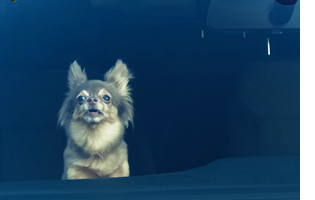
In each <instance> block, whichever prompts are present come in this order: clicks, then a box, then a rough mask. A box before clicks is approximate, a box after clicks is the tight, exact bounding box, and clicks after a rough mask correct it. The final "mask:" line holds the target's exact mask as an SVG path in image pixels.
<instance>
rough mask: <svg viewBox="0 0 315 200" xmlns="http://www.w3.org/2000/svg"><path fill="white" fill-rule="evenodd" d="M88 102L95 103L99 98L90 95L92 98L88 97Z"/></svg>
mask: <svg viewBox="0 0 315 200" xmlns="http://www.w3.org/2000/svg"><path fill="white" fill-rule="evenodd" d="M87 102H89V104H94V103H96V102H97V98H95V97H90V98H88V99H87Z"/></svg>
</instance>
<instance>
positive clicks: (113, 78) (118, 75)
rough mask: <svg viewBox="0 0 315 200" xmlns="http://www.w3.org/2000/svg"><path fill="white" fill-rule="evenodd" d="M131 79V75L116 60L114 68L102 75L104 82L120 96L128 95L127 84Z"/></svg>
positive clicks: (120, 62) (122, 64)
mask: <svg viewBox="0 0 315 200" xmlns="http://www.w3.org/2000/svg"><path fill="white" fill-rule="evenodd" d="M131 78H133V76H132V74H131V73H130V72H129V71H128V69H127V66H126V64H124V63H123V62H122V61H121V60H117V62H116V64H115V66H114V67H112V68H111V69H110V70H109V71H108V72H107V73H106V74H105V75H104V79H105V81H107V82H108V83H110V84H113V85H114V86H115V87H116V88H117V90H118V92H119V93H120V95H122V96H129V95H130V92H129V91H130V88H129V87H128V83H129V79H131Z"/></svg>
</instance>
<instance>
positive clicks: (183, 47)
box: [0, 0, 300, 193]
mask: <svg viewBox="0 0 315 200" xmlns="http://www.w3.org/2000/svg"><path fill="white" fill-rule="evenodd" d="M290 2H291V3H290V4H288V5H287V4H285V3H283V2H282V1H280V0H279V1H278V0H277V1H272V0H270V1H264V3H262V1H259V0H255V1H251V3H250V2H248V1H231V0H224V1H218V0H172V1H165V0H150V1H144V0H135V1H124V0H76V1H70V0H63V1H55V0H45V1H40V0H15V1H13V0H11V1H10V0H6V1H4V0H3V1H1V2H0V35H1V37H0V44H1V46H0V82H1V83H0V91H1V93H2V94H3V95H2V98H0V102H1V114H0V119H1V120H0V136H1V137H0V182H1V183H3V184H5V183H8V182H25V181H35V182H36V181H53V180H61V178H62V177H63V179H71V176H70V172H69V169H70V168H71V166H72V165H73V163H76V162H79V158H78V157H75V156H74V155H80V156H81V157H80V159H83V157H84V156H85V157H84V159H85V158H86V159H88V157H89V159H92V157H93V159H100V160H101V159H103V160H106V159H107V157H108V155H111V153H112V152H113V151H114V150H108V151H107V150H106V154H105V153H104V154H102V152H101V151H98V150H97V151H96V150H95V151H92V150H91V151H90V150H89V148H90V147H89V148H88V147H87V145H88V139H86V141H85V140H84V142H82V141H83V139H82V138H83V137H85V136H84V134H87V135H88V133H87V131H86V132H84V133H82V134H81V132H80V131H82V130H83V129H84V130H85V125H84V126H83V125H82V126H81V125H80V126H79V125H73V123H74V121H75V120H77V121H79V120H78V118H80V116H79V114H78V113H79V111H80V110H79V107H80V106H81V104H82V105H85V103H86V105H88V106H89V107H87V108H88V109H87V108H86V109H87V110H85V111H82V109H84V108H83V107H82V108H81V107H80V109H81V111H82V113H83V114H82V116H83V115H84V117H82V118H80V120H81V121H82V120H83V121H84V120H85V121H84V123H85V124H86V123H90V124H89V125H91V124H93V123H94V124H98V123H99V121H97V120H100V121H102V120H103V119H104V120H105V121H106V120H108V121H106V123H108V124H111V125H113V124H115V123H116V121H115V120H114V119H118V120H117V123H120V125H119V126H118V125H117V126H116V125H115V126H113V127H115V128H108V129H106V130H110V131H113V132H110V133H111V135H109V134H108V133H107V132H108V131H107V132H106V131H105V132H106V134H107V135H106V134H105V133H104V134H105V135H106V137H109V139H107V138H105V136H104V138H105V139H104V140H103V139H102V138H103V136H100V137H98V136H97V137H98V139H95V141H96V142H95V143H93V144H92V143H91V148H94V147H95V145H96V144H99V145H103V143H110V142H108V141H109V140H110V141H111V142H113V143H110V144H111V145H112V147H111V148H114V147H115V145H116V143H114V139H112V138H114V136H113V135H115V134H116V132H115V131H118V130H119V131H120V130H121V132H120V133H121V134H122V135H121V136H119V137H118V136H117V138H118V139H117V138H116V139H117V140H119V141H121V143H119V145H121V144H122V143H123V144H125V143H126V144H127V146H120V147H119V148H122V149H125V150H126V151H127V152H128V153H124V154H123V155H124V156H125V157H124V158H122V157H119V159H125V162H126V163H129V167H130V176H131V177H138V176H143V177H147V176H154V177H155V176H158V175H165V174H172V173H181V172H183V173H186V172H187V171H189V170H195V169H199V168H200V167H203V166H214V165H211V164H212V163H214V164H215V163H216V162H220V161H222V160H225V159H227V160H229V159H232V160H233V159H236V160H233V162H236V163H238V162H243V161H238V160H237V159H244V158H246V159H247V158H248V159H265V158H268V159H270V158H276V159H275V160H274V161H272V162H271V161H270V160H269V161H270V163H277V162H278V161H279V160H277V159H278V158H279V159H280V160H281V159H283V158H286V159H287V158H288V159H290V158H294V159H296V160H294V161H290V163H291V164H292V166H293V165H294V166H298V165H299V156H300V27H299V26H300V25H299V9H300V7H299V3H300V2H299V1H290ZM254 10H255V11H254ZM121 63H123V64H121ZM70 65H71V66H74V65H75V66H79V68H76V69H74V68H75V67H74V68H72V69H71V68H69V67H70ZM118 65H122V66H127V68H126V69H128V70H129V71H119V70H123V69H122V68H123V67H122V66H121V68H119V66H118ZM115 66H116V71H115V70H112V71H109V70H110V69H111V68H112V67H115ZM117 66H118V67H117ZM81 69H82V70H83V69H84V71H85V72H84V73H86V76H85V74H84V73H83V72H82V71H81ZM71 70H72V71H71ZM76 70H77V71H76ZM78 70H79V71H78ZM117 71H118V72H117ZM106 72H108V73H107V74H106V75H105V76H104V74H105V73H106ZM111 72H112V73H111ZM71 73H72V74H73V76H72V78H71ZM128 73H129V74H128ZM84 78H86V79H84ZM87 80H100V81H101V82H102V84H103V85H102V86H100V85H98V86H97V88H98V89H97V92H95V91H94V90H96V89H94V88H96V86H95V87H94V85H93V84H95V85H96V84H101V82H97V81H95V82H87V83H86V84H85V83H84V84H85V85H84V84H83V82H85V81H87ZM80 81H81V82H82V84H81V82H80ZM104 81H107V82H104ZM128 81H129V82H128ZM80 84H81V85H80ZM92 85H93V86H92ZM69 87H70V88H69ZM99 87H103V90H100V89H99ZM91 88H93V90H92V89H91ZM94 93H95V94H94ZM93 95H94V96H93ZM129 95H130V96H129ZM71 98H72V99H71ZM129 98H130V99H129ZM71 102H75V104H71ZM93 102H94V103H93ZM99 102H101V103H100V105H102V106H103V107H97V106H95V107H93V105H94V104H95V105H96V104H97V105H98V103H99ZM132 107H133V108H132ZM102 109H103V110H102ZM106 109H107V110H106ZM81 111H80V112H81ZM84 112H85V113H84ZM108 113H109V114H108ZM112 115H113V116H114V117H112V118H111V116H112ZM76 117H77V118H76ZM110 119H112V121H111V120H110ZM58 120H59V124H58ZM89 120H90V121H89ZM105 121H104V123H105ZM84 123H83V122H82V124H84ZM86 126H87V125H86ZM108 126H109V125H108ZM73 127H76V128H75V131H74V128H73ZM91 127H92V125H91ZM117 127H120V128H117ZM121 127H123V128H121ZM124 129H126V130H125V131H123V130H124ZM104 130H105V129H104ZM79 132H80V134H81V135H79ZM104 134H103V135H104ZM76 138H80V139H76ZM111 139H112V140H111ZM71 145H75V146H76V147H75V148H77V149H75V148H74V147H73V149H72V150H71V152H70V150H69V149H70V148H72V146H71ZM117 145H118V143H117ZM70 146H71V147H70ZM66 147H67V148H69V149H68V150H69V151H68V150H67V151H65V149H66ZM104 148H105V147H104ZM108 149H110V148H109V147H108ZM127 149H128V150H127ZM72 151H73V152H72ZM69 152H70V153H69ZM92 152H93V153H92ZM95 152H96V153H95ZM99 152H101V153H99ZM103 152H105V150H104V151H103ZM120 155H122V154H120ZM127 155H128V159H127ZM106 156H107V157H106ZM297 158H298V159H297ZM76 159H77V160H76ZM115 159H116V160H117V159H118V158H117V157H115ZM115 159H114V160H115ZM116 160H115V162H114V161H113V163H116ZM81 161H82V160H80V162H81ZM269 161H266V163H268V162H269ZM117 162H118V161H117ZM246 162H249V163H251V162H256V161H246ZM246 162H245V161H244V163H245V164H244V166H249V165H247V164H246ZM259 162H261V163H262V164H261V165H257V166H261V167H263V163H264V161H263V160H262V161H259ZM282 162H283V165H286V164H285V162H287V161H282V160H281V163H282ZM288 162H289V161H288ZM87 165H88V164H87ZM91 165H92V164H91V163H90V165H89V166H86V165H83V164H82V166H80V167H84V168H89V167H90V166H91ZM117 165H118V164H117ZM236 165H237V164H236ZM266 165H267V164H266ZM274 165H276V166H277V167H279V169H280V168H281V166H280V164H279V165H278V164H274ZM288 165H289V164H288ZM106 166H109V165H108V164H107V165H106ZM121 166H123V164H122V165H121ZM253 166H254V165H253ZM255 166H256V165H255ZM231 167H232V166H231ZM277 167H276V168H277ZM115 169H117V167H116V168H115ZM119 169H120V168H119ZM230 169H231V168H229V167H227V169H226V170H227V171H229V170H230ZM277 169H278V168H277ZM281 169H282V168H281ZM290 169H291V168H290ZM292 169H293V168H292ZM294 169H295V168H294ZM268 170H270V169H269V168H268V169H265V168H262V169H261V170H260V172H259V173H262V172H266V173H267V171H268ZM297 170H299V169H297ZM65 171H66V172H65ZM280 171H281V170H280ZM93 173H95V174H94V175H95V176H96V177H98V178H104V177H105V175H104V173H105V172H104V171H102V172H101V171H97V172H96V171H94V172H93ZM128 173H129V172H128ZM240 173H241V172H240ZM255 173H256V172H255ZM255 173H254V172H253V174H255ZM259 173H258V172H257V174H256V175H257V177H260V176H259ZM118 174H119V175H117V176H125V175H121V174H120V173H118ZM94 175H93V176H87V178H95V177H94ZM103 175H104V176H103ZM112 176H116V174H115V175H112ZM244 176H246V175H244ZM73 177H76V176H73ZM83 177H85V176H83ZM106 177H111V176H110V175H108V176H107V175H106ZM186 177H189V175H187V176H186ZM292 177H293V175H292ZM126 179H128V178H126ZM298 179H299V177H298V176H296V177H295V176H294V180H298ZM209 180H210V178H209ZM211 180H215V178H213V179H211ZM226 180H227V179H226ZM259 180H260V179H259ZM261 180H262V179H261ZM281 180H282V179H281ZM290 180H291V179H290ZM292 180H293V179H292ZM284 182H285V181H284ZM248 183H249V182H248ZM258 183H259V181H258ZM261 183H262V182H261ZM278 183H279V184H280V182H278ZM281 183H282V182H281ZM288 183H290V184H291V183H293V182H290V181H289V182H288ZM297 184H299V182H298V183H297ZM0 193H1V189H0Z"/></svg>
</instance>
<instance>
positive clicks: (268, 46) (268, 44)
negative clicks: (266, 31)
mask: <svg viewBox="0 0 315 200" xmlns="http://www.w3.org/2000/svg"><path fill="white" fill-rule="evenodd" d="M267 48H268V56H270V41H269V38H267Z"/></svg>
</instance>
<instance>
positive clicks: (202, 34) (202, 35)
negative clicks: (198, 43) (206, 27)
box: [201, 30, 205, 38]
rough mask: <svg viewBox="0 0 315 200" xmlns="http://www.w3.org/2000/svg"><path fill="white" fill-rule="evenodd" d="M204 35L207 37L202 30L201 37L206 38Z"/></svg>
mask: <svg viewBox="0 0 315 200" xmlns="http://www.w3.org/2000/svg"><path fill="white" fill-rule="evenodd" d="M204 37H205V35H204V33H203V30H201V38H204Z"/></svg>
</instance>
